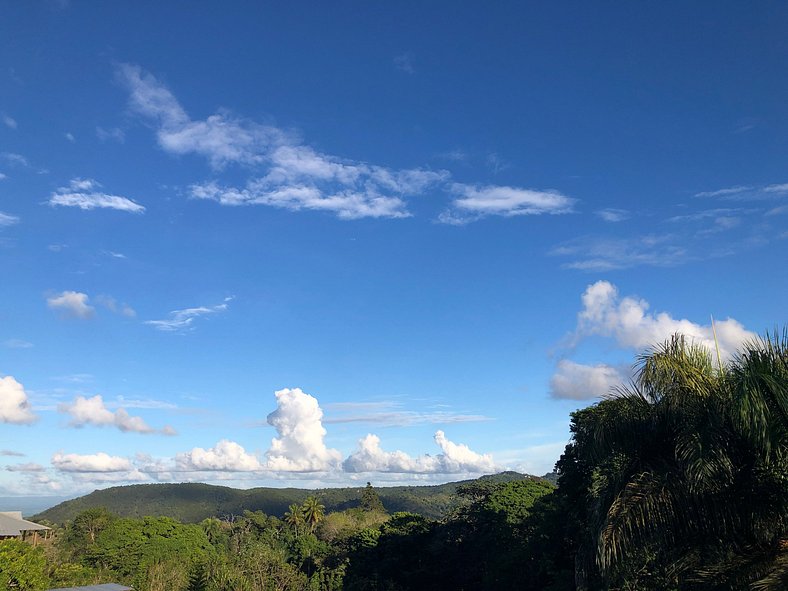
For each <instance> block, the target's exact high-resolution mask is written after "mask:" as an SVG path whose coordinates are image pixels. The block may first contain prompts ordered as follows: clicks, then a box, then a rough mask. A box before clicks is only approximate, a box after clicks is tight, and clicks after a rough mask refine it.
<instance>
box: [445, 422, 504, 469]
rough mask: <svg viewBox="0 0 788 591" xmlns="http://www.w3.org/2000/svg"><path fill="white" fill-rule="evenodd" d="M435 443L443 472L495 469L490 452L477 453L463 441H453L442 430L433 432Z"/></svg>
mask: <svg viewBox="0 0 788 591" xmlns="http://www.w3.org/2000/svg"><path fill="white" fill-rule="evenodd" d="M435 443H437V444H438V447H440V448H441V450H442V451H443V454H441V455H439V456H438V457H439V458H443V459H442V462H443V464H444V466H445V469H444V471H445V472H491V471H494V470H495V469H496V466H495V463H494V462H493V459H492V456H491V455H490V454H478V453H476V452H475V451H473V450H471V449H470V448H469V447H468V446H467V445H465V444H463V443H454V442H452V441H449V440H448V439H447V438H446V435H445V434H444V433H443V431H436V432H435Z"/></svg>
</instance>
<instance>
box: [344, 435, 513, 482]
mask: <svg viewBox="0 0 788 591" xmlns="http://www.w3.org/2000/svg"><path fill="white" fill-rule="evenodd" d="M435 443H436V444H437V445H438V446H439V447H440V449H441V451H442V452H443V453H440V454H438V455H435V456H431V455H429V454H426V455H422V456H418V457H415V458H414V457H412V456H410V455H408V454H406V453H405V452H403V451H399V450H397V451H385V450H383V449H382V448H381V447H380V438H379V437H378V436H377V435H373V434H371V433H370V434H369V435H367V436H366V437H364V438H363V439H361V440H359V442H358V449H357V450H356V451H355V452H354V453H352V454H351V455H350V456H348V458H347V459H346V460H345V461H344V463H343V468H344V470H345V471H346V472H396V473H421V474H460V473H476V474H481V473H485V472H488V473H489V472H494V471H496V470H497V466H496V464H495V462H494V461H493V459H492V456H491V455H489V454H479V453H476V452H475V451H473V450H471V449H470V448H469V447H468V446H467V445H464V444H459V443H454V442H452V441H449V439H447V438H446V435H445V433H444V432H443V431H437V432H436V433H435Z"/></svg>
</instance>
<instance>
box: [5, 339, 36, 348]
mask: <svg viewBox="0 0 788 591" xmlns="http://www.w3.org/2000/svg"><path fill="white" fill-rule="evenodd" d="M3 347H5V348H6V349H32V348H33V343H31V342H30V341H25V340H24V339H8V340H5V341H3Z"/></svg>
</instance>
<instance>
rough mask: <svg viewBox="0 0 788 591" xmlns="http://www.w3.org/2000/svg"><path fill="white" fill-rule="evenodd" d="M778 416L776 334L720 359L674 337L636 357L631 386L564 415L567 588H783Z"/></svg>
mask: <svg viewBox="0 0 788 591" xmlns="http://www.w3.org/2000/svg"><path fill="white" fill-rule="evenodd" d="M787 426H788V339H787V338H786V337H785V336H783V338H782V339H779V338H777V336H773V337H769V336H767V337H766V338H765V339H762V340H759V341H757V342H753V343H748V344H746V345H744V346H743V348H742V349H741V351H740V352H739V354H738V355H737V356H736V357H734V359H733V360H731V361H730V362H729V363H727V364H720V363H715V360H714V358H713V356H712V355H711V353H710V352H709V351H707V350H705V349H703V348H701V347H698V346H696V345H693V344H691V343H689V342H687V341H686V339H684V338H683V337H680V336H677V337H674V338H673V339H671V340H670V341H668V342H667V343H665V344H664V345H662V346H660V347H658V348H656V349H654V350H652V351H650V352H648V353H647V354H645V355H643V356H642V357H641V358H640V359H639V364H638V371H637V375H636V379H635V382H634V383H633V384H632V386H631V387H629V388H626V389H622V391H621V392H619V394H618V396H616V397H614V398H611V399H609V400H605V401H603V402H601V403H599V404H598V405H596V406H594V407H592V408H591V409H586V410H584V411H580V412H579V413H576V414H575V415H574V417H573V426H572V430H573V444H572V445H571V446H570V448H571V449H569V448H568V453H569V454H570V455H571V456H572V460H571V461H572V462H574V464H575V465H574V466H567V463H566V462H565V463H564V465H563V466H562V469H563V470H564V471H565V473H568V474H570V475H573V477H574V478H576V482H575V483H574V484H575V485H577V486H580V489H579V490H577V491H576V492H575V493H573V494H576V495H577V497H578V498H579V499H582V498H583V496H584V495H585V498H586V501H585V503H584V505H585V506H586V507H587V508H588V509H587V514H586V515H583V516H581V519H580V521H581V522H583V521H584V523H583V524H582V525H581V526H580V529H579V531H578V538H577V561H576V577H577V580H578V582H579V585H578V586H579V587H580V588H600V587H599V586H598V584H597V583H594V577H601V580H602V581H603V583H602V587H601V588H611V589H612V588H623V587H627V588H637V589H644V590H648V589H655V590H656V589H711V588H713V589H731V590H733V589H744V588H752V589H759V590H765V589H783V588H785V585H786V584H788V541H787V540H788V428H787ZM565 455H566V454H565ZM578 476H579V478H578ZM566 485H567V482H566V481H565V477H564V474H562V477H561V480H559V490H561V489H562V488H563V487H564V486H566Z"/></svg>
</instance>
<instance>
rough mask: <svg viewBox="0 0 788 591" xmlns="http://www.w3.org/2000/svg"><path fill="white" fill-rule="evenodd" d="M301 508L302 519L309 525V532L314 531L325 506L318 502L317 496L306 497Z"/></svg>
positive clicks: (323, 513) (321, 517)
mask: <svg viewBox="0 0 788 591" xmlns="http://www.w3.org/2000/svg"><path fill="white" fill-rule="evenodd" d="M301 510H302V511H303V514H304V520H305V521H306V523H307V525H308V526H309V532H310V533H314V532H315V527H317V524H318V523H320V521H321V520H322V519H323V516H324V515H325V510H326V508H325V506H323V505H321V504H320V501H318V500H317V497H307V499H306V500H305V501H304V504H303V505H302V507H301Z"/></svg>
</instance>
